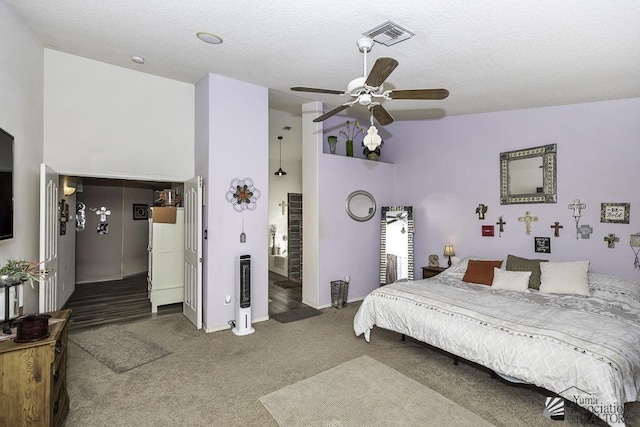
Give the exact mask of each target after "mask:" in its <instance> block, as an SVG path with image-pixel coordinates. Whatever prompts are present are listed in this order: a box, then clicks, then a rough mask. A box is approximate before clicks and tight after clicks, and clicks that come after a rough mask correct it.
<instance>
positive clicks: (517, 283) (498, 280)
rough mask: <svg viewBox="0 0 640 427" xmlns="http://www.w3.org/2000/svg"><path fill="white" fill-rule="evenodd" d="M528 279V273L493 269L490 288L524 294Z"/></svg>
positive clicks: (529, 274) (529, 273) (529, 275)
mask: <svg viewBox="0 0 640 427" xmlns="http://www.w3.org/2000/svg"><path fill="white" fill-rule="evenodd" d="M530 277H531V272H530V271H507V270H503V269H501V268H494V269H493V282H492V283H491V287H492V288H495V289H505V290H507V291H520V292H525V291H526V290H527V289H529V278H530Z"/></svg>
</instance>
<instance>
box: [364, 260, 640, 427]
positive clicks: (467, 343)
mask: <svg viewBox="0 0 640 427" xmlns="http://www.w3.org/2000/svg"><path fill="white" fill-rule="evenodd" d="M467 262H468V260H467V259H464V260H463V261H461V262H460V263H459V264H457V265H454V266H453V267H451V268H449V269H448V270H446V271H445V272H443V273H441V274H439V275H438V276H435V277H432V278H429V279H424V280H417V281H405V282H398V283H393V284H391V285H386V286H383V287H380V288H378V289H375V290H374V291H372V292H371V293H370V294H369V295H368V296H367V297H366V298H365V299H364V301H363V302H362V304H361V306H360V307H359V309H358V311H357V313H356V315H355V317H354V331H355V333H356V335H357V336H359V335H364V338H365V339H366V341H367V342H368V341H369V340H370V331H371V329H372V328H373V327H374V326H378V327H380V328H384V329H389V330H392V331H395V332H398V333H401V334H405V335H407V336H410V337H412V338H414V339H417V340H419V341H422V342H425V343H428V344H430V345H433V346H435V347H438V348H441V349H443V350H445V351H447V352H449V353H451V354H453V355H456V356H459V357H461V358H464V359H467V360H470V361H473V362H476V363H478V364H480V365H483V366H486V367H487V368H489V369H491V370H493V371H494V372H496V373H497V374H499V375H501V376H503V377H505V378H507V379H512V380H516V381H521V382H525V383H530V384H535V385H536V386H538V387H542V388H544V389H547V390H550V391H552V392H554V393H557V394H558V395H559V396H562V397H563V398H565V399H567V400H570V401H572V402H575V403H577V404H578V405H580V406H582V407H584V408H586V409H587V410H589V411H591V412H592V413H594V414H596V415H597V416H598V417H599V418H601V419H603V420H604V421H605V422H606V423H607V424H609V425H611V426H624V425H625V422H624V413H623V412H624V403H625V402H634V401H637V400H638V390H639V389H640V282H637V281H633V280H631V279H626V278H621V277H615V276H608V275H600V274H593V273H588V285H587V286H588V288H589V291H590V293H591V296H583V295H575V294H570V295H564V294H548V293H543V292H541V291H537V290H534V289H526V290H524V291H511V290H504V289H495V288H493V287H492V286H485V285H481V284H475V283H468V282H466V281H462V278H463V277H464V274H465V271H466V263H467Z"/></svg>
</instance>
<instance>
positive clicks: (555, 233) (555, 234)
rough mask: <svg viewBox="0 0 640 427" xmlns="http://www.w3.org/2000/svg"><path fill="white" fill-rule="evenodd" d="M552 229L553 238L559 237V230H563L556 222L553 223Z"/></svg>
mask: <svg viewBox="0 0 640 427" xmlns="http://www.w3.org/2000/svg"><path fill="white" fill-rule="evenodd" d="M551 228H553V237H560V229H561V228H564V227H563V226H562V225H560V223H559V222H558V221H556V222H554V223H553V225H552V226H551Z"/></svg>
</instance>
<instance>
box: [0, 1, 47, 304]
mask: <svg viewBox="0 0 640 427" xmlns="http://www.w3.org/2000/svg"><path fill="white" fill-rule="evenodd" d="M42 52H43V48H42V44H41V43H40V42H39V41H38V40H37V39H36V38H35V37H34V35H33V34H32V33H31V31H30V30H29V28H28V27H27V26H26V25H25V24H24V22H23V21H22V19H20V18H19V17H18V16H17V15H16V14H15V13H14V12H13V10H12V9H11V8H10V7H9V6H7V4H6V2H4V1H3V0H0V58H2V61H0V94H2V95H1V96H0V127H1V128H3V129H4V130H5V131H7V132H9V133H10V134H11V135H13V137H14V138H15V141H14V144H15V145H14V147H15V150H14V156H15V157H14V159H15V169H14V184H13V185H14V214H15V215H14V238H13V239H10V240H3V241H0V263H2V264H4V262H5V261H6V260H7V259H8V258H15V259H26V260H36V259H38V229H39V214H38V212H39V210H38V206H39V203H40V200H39V173H40V172H39V171H40V163H41V162H42V151H43V139H42V132H43V121H42V117H43V113H42V111H43V110H42V97H43V82H42V79H43V77H42V76H43V57H42ZM24 310H25V312H26V313H35V312H37V311H38V298H37V291H35V290H32V289H31V288H30V287H29V286H26V287H25V299H24Z"/></svg>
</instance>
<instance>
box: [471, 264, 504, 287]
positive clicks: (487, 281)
mask: <svg viewBox="0 0 640 427" xmlns="http://www.w3.org/2000/svg"><path fill="white" fill-rule="evenodd" d="M501 265H502V261H480V260H473V259H470V260H469V264H468V265H467V271H466V272H465V273H464V277H463V278H462V281H463V282H470V283H479V284H482V285H489V286H491V284H492V283H493V268H494V267H498V268H500V266H501Z"/></svg>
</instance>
